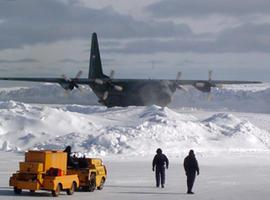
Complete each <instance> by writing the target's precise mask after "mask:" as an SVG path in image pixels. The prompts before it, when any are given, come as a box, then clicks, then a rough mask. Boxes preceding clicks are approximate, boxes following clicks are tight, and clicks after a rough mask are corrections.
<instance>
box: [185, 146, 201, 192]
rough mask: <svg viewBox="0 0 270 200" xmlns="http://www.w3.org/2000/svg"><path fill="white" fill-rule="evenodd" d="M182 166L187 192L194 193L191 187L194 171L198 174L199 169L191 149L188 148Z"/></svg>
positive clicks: (194, 175)
mask: <svg viewBox="0 0 270 200" xmlns="http://www.w3.org/2000/svg"><path fill="white" fill-rule="evenodd" d="M184 168H185V172H186V176H187V194H194V192H192V187H193V184H194V181H195V178H196V172H197V175H199V174H200V169H199V165H198V162H197V159H196V157H195V154H194V151H193V150H190V151H189V154H188V156H187V157H186V158H185V160H184Z"/></svg>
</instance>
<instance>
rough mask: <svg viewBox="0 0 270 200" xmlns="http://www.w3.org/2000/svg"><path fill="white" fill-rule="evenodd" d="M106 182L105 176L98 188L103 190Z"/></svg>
mask: <svg viewBox="0 0 270 200" xmlns="http://www.w3.org/2000/svg"><path fill="white" fill-rule="evenodd" d="M104 183H105V178H104V177H103V178H102V179H101V181H100V185H99V186H98V187H97V189H98V190H102V189H103V187H104Z"/></svg>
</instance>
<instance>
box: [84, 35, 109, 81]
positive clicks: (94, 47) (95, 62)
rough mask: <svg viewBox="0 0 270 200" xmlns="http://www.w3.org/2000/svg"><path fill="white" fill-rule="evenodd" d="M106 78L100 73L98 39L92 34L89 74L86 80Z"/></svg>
mask: <svg viewBox="0 0 270 200" xmlns="http://www.w3.org/2000/svg"><path fill="white" fill-rule="evenodd" d="M104 77H106V76H105V75H104V74H103V71H102V65H101V59H100V53H99V47H98V38H97V34H96V33H93V34H92V44H91V51H90V62H89V74H88V78H104Z"/></svg>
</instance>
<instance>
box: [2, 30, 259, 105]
mask: <svg viewBox="0 0 270 200" xmlns="http://www.w3.org/2000/svg"><path fill="white" fill-rule="evenodd" d="M81 74H82V72H81V71H79V72H78V74H77V75H76V77H75V78H68V77H66V76H65V75H63V76H62V77H61V78H33V77H31V78H30V77H28V78H22V77H0V80H12V81H31V82H49V83H59V84H60V85H61V86H62V87H63V88H64V89H65V90H73V89H75V88H78V89H79V85H89V86H90V87H91V88H92V90H93V91H94V93H95V94H96V96H97V97H98V98H99V102H100V103H101V104H103V105H105V106H107V107H113V106H130V105H135V106H143V105H152V104H156V105H159V106H166V105H167V104H169V103H170V102H171V100H172V95H173V94H174V92H175V91H176V89H185V88H184V85H192V86H194V87H195V88H197V89H198V90H200V91H202V92H208V93H209V92H210V91H211V87H217V86H219V85H221V84H251V83H260V82H257V81H220V80H212V78H211V74H212V72H211V71H210V72H209V79H208V80H181V79H180V76H181V73H178V75H177V77H176V79H175V80H165V79H160V80H158V79H115V78H113V71H112V72H111V74H110V76H107V75H105V74H103V71H102V65H101V59H100V53H99V45H98V39H97V34H96V33H93V34H92V44H91V51H90V63H89V74H88V78H80V76H81Z"/></svg>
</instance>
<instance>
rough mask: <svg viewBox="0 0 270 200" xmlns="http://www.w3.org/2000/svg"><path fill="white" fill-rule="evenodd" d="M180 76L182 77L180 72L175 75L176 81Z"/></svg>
mask: <svg viewBox="0 0 270 200" xmlns="http://www.w3.org/2000/svg"><path fill="white" fill-rule="evenodd" d="M181 76H182V72H178V73H177V75H176V80H177V81H178V80H180V78H181Z"/></svg>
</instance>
